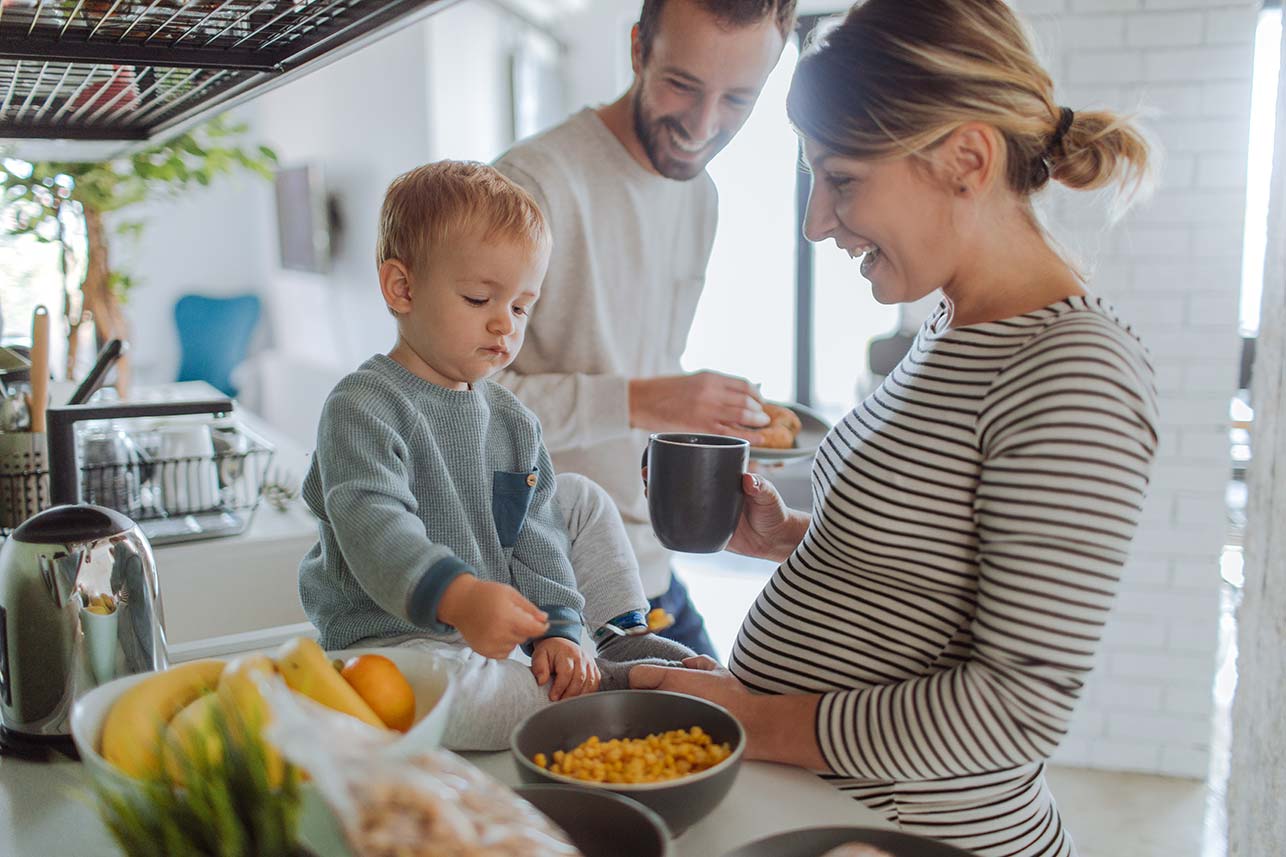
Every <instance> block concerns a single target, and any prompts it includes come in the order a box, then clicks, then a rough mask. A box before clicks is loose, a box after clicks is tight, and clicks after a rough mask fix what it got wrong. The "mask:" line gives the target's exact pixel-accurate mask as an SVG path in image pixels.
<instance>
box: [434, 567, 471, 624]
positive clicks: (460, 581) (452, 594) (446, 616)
mask: <svg viewBox="0 0 1286 857" xmlns="http://www.w3.org/2000/svg"><path fill="white" fill-rule="evenodd" d="M477 582H478V578H476V577H474V576H473V575H472V574H461V575H460V576H459V577H457V578H456V579H455V580H453V581H451V582H450V583H449V584H447V588H446V589H445V590H444V591H443V593H442V600H440V601H439V602H438V621H439V622H441V623H442V624H444V625H451V626H453V627H456V628H459V627H460V623H459V622H458V621H457V620H458V619H459V618H460V616H461V614H462V613H463V611H464V608H465V607H466V605H467V604H468V603H469V594H470V593H471V592H472V590H473V587H474V586H475V585H476V584H477Z"/></svg>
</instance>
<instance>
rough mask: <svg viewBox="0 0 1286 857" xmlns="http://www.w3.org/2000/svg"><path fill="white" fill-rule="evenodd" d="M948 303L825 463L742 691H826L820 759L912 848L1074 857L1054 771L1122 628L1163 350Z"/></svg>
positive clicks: (1059, 318) (1122, 334)
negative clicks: (950, 316) (956, 315)
mask: <svg viewBox="0 0 1286 857" xmlns="http://www.w3.org/2000/svg"><path fill="white" fill-rule="evenodd" d="M946 322H947V313H946V307H945V304H944V305H943V307H941V308H940V309H939V310H938V311H937V312H936V313H935V314H934V315H933V316H932V317H931V318H930V319H929V320H928V321H927V322H926V323H925V325H924V327H923V328H922V329H921V330H920V332H919V334H918V336H917V338H916V341H915V343H914V345H913V346H912V348H911V350H910V352H909V353H908V354H907V356H906V358H905V359H904V360H903V361H902V363H901V364H900V365H899V366H898V367H897V369H896V370H894V371H893V372H892V373H891V374H890V375H889V376H888V378H887V379H886V380H885V382H884V384H883V385H882V386H881V387H880V388H879V389H878V390H876V391H875V393H873V394H872V395H871V396H870V397H869V398H868V399H867V400H866V401H864V402H862V403H861V404H859V405H858V406H857V407H856V408H855V409H854V410H853V411H852V412H851V413H850V414H849V415H848V416H847V417H845V418H844V419H843V420H842V421H841V422H839V423H838V424H837V425H836V426H835V428H834V429H833V430H832V431H831V432H830V434H829V435H828V436H827V438H826V440H825V441H824V442H823V443H822V445H821V446H820V447H819V449H818V453H817V457H816V459H815V461H814V464H813V472H812V489H813V507H814V512H813V518H812V523H811V525H810V526H809V529H808V531H807V534H806V535H805V537H804V540H803V542H802V543H801V544H800V546H799V548H798V549H797V550H796V551H795V552H794V554H793V555H792V556H790V557H789V558H788V559H787V560H786V562H785V563H783V564H782V565H781V567H780V568H779V569H778V570H777V572H776V573H775V574H774V575H773V577H772V579H771V581H770V582H769V584H768V585H767V586H766V587H765V589H764V591H763V592H762V593H761V595H760V596H759V598H758V600H757V601H756V603H755V605H754V607H753V608H752V609H751V611H750V613H749V615H748V616H747V618H746V620H745V623H744V624H743V625H742V628H741V633H740V635H739V638H738V640H737V643H736V646H735V648H734V651H733V653H732V656H731V658H730V667H731V669H732V670H733V672H734V673H735V674H736V675H737V676H738V677H739V678H740V679H741V680H742V681H743V682H744V683H745V684H747V685H748V686H749V687H751V688H752V689H755V690H758V691H762V692H769V693H799V692H809V693H817V692H821V693H823V696H822V699H821V703H820V705H819V707H818V710H817V720H816V730H817V733H816V734H817V741H818V743H819V745H820V747H821V751H822V754H823V756H824V758H825V759H826V761H827V763H828V764H829V765H830V767H831V769H832V770H833V771H834V772H835V775H834V780H835V782H836V785H838V786H839V787H841V788H844V789H846V790H848V791H851V792H852V793H853V794H854V796H856V797H858V798H859V799H862V800H863V801H864V802H866V803H868V804H869V805H871V806H872V807H875V808H877V809H879V810H881V811H883V812H885V813H886V815H887V816H888V817H889V818H891V819H892V820H894V821H896V822H898V823H899V824H900V825H901V826H902V827H904V828H906V829H911V830H915V831H917V832H920V833H924V834H926V835H931V836H934V837H935V838H940V839H943V840H946V841H950V842H953V843H954V844H956V845H958V846H960V847H964V848H966V849H969V850H973V851H976V852H977V853H978V854H983V855H1002V854H1003V855H1022V857H1036V855H1041V857H1044V855H1065V854H1071V853H1072V847H1071V844H1070V840H1069V839H1068V837H1067V836H1066V835H1065V834H1064V832H1063V831H1062V830H1061V826H1060V824H1059V822H1058V815H1057V811H1056V810H1055V808H1054V805H1053V801H1052V799H1051V798H1050V796H1049V793H1048V790H1047V789H1046V788H1045V786H1044V781H1043V776H1042V772H1043V766H1042V762H1043V760H1044V759H1045V758H1047V757H1048V756H1049V755H1050V754H1051V753H1052V752H1053V750H1054V748H1055V747H1056V746H1057V745H1058V742H1059V740H1060V739H1061V738H1062V736H1063V735H1064V734H1065V733H1066V731H1067V727H1068V723H1069V721H1070V719H1071V717H1072V713H1073V710H1074V708H1075V703H1076V699H1077V696H1078V694H1079V692H1080V689H1081V687H1082V685H1083V683H1084V681H1085V677H1086V674H1087V673H1088V672H1089V670H1090V669H1091V666H1092V664H1093V661H1094V655H1095V650H1096V648H1097V646H1098V643H1099V640H1100V638H1101V636H1102V631H1103V626H1104V623H1105V622H1106V621H1107V619H1108V613H1109V611H1110V608H1111V605H1112V601H1113V598H1114V595H1115V593H1116V590H1117V585H1118V580H1119V576H1120V574H1121V571H1122V567H1123V566H1124V564H1125V561H1126V556H1127V553H1128V550H1129V546H1130V541H1131V539H1132V538H1133V536H1134V532H1135V529H1136V527H1137V524H1138V520H1139V515H1140V511H1141V508H1142V504H1143V499H1144V493H1145V490H1146V487H1147V484H1148V477H1149V473H1150V470H1151V465H1152V461H1153V458H1154V456H1155V453H1156V446H1157V430H1156V425H1157V405H1156V394H1155V391H1154V385H1153V372H1152V368H1151V365H1150V363H1149V360H1148V356H1147V353H1146V350H1145V349H1144V347H1143V345H1142V344H1141V343H1140V342H1139V340H1138V339H1137V337H1136V336H1135V335H1134V333H1133V332H1132V331H1131V329H1130V328H1129V327H1128V326H1127V325H1126V324H1124V323H1123V322H1122V321H1121V320H1120V319H1119V318H1118V317H1117V315H1116V313H1115V312H1114V311H1113V310H1112V309H1111V308H1110V307H1109V306H1108V305H1107V304H1105V303H1104V302H1103V301H1102V300H1100V299H1097V298H1093V297H1073V298H1068V299H1066V300H1064V301H1060V302H1059V303H1056V304H1053V305H1051V306H1048V307H1044V308H1042V309H1040V310H1037V311H1035V312H1031V313H1028V314H1026V315H1022V316H1018V317H1015V318H1009V319H1003V320H1000V321H994V322H987V323H983V324H978V325H972V326H967V327H960V328H950V327H948V326H947V324H946Z"/></svg>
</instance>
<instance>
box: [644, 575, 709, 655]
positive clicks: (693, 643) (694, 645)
mask: <svg viewBox="0 0 1286 857" xmlns="http://www.w3.org/2000/svg"><path fill="white" fill-rule="evenodd" d="M651 603H652V607H653V608H656V607H663V608H665V612H667V613H669V614H670V615H671V616H673V617H674V624H673V625H671V626H670V627H669V628H666V629H665V630H664V631H661V632H659V633H660V635H661V636H662V637H667V638H669V639H671V640H674V641H675V642H677V643H682V644H683V645H685V646H687V647H688V648H689V649H691V650H692V651H694V652H696V653H697V654H698V655H709V656H710V657H712V658H714V659H715V660H716V661H717V660H719V655H718V654H717V653H716V652H715V650H714V643H712V642H710V635H709V634H707V633H706V620H705V619H703V618H702V617H701V614H700V613H698V612H697V608H696V605H694V604H693V603H692V599H691V598H689V597H688V588H687V587H686V586H684V585H683V581H681V580H679V576H678V575H677V574H675V573H674V572H670V588H669V589H667V590H666V591H665V593H664V594H662V595H659V596H657V597H656V598H653V599H651Z"/></svg>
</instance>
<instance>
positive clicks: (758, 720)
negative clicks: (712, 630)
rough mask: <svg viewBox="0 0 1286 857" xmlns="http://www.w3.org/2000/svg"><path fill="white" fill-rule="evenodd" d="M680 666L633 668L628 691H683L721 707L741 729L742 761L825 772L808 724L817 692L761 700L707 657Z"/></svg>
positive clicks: (813, 714) (814, 711)
mask: <svg viewBox="0 0 1286 857" xmlns="http://www.w3.org/2000/svg"><path fill="white" fill-rule="evenodd" d="M684 664H685V665H687V666H689V667H691V668H689V669H674V668H671V667H659V666H651V665H643V666H637V667H635V668H634V669H632V670H630V687H632V688H636V689H637V688H646V689H650V690H668V691H672V692H674V693H686V694H689V695H691V696H699V697H701V698H702V699H708V700H710V701H711V702H714V703H716V704H718V705H722V706H723V707H724V708H726V709H728V711H730V712H731V713H732V716H733V717H736V718H737V720H739V721H741V725H742V727H743V728H744V729H745V730H746V758H747V759H758V760H760V761H764V762H780V763H782V764H785V765H795V766H797V767H800V768H807V769H808V770H810V771H829V770H830V767H829V766H828V765H827V764H826V760H825V759H824V758H823V757H822V751H821V748H820V747H819V746H818V743H817V731H816V730H815V729H814V728H813V725H812V724H813V723H815V722H816V721H817V706H818V704H819V703H820V702H821V700H822V696H821V694H817V693H809V694H785V695H781V696H764V695H761V694H756V693H751V692H750V691H749V690H747V689H746V686H745V685H743V684H742V683H741V682H740V681H738V680H737V678H736V676H734V675H733V674H732V673H730V672H728V671H727V670H726V669H724V668H723V667H720V666H719V665H718V664H716V663H715V662H714V661H713V660H711V659H710V658H707V657H704V656H702V657H696V658H688V659H687V660H686V661H684Z"/></svg>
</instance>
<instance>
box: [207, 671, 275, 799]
mask: <svg viewBox="0 0 1286 857" xmlns="http://www.w3.org/2000/svg"><path fill="white" fill-rule="evenodd" d="M276 673H277V668H276V666H275V665H274V664H273V662H272V659H271V658H269V657H268V656H267V655H242V656H241V657H239V658H235V659H233V660H231V661H229V662H228V665H227V667H225V668H224V670H223V675H221V676H220V677H219V690H218V695H219V700H220V701H221V703H222V704H223V708H224V710H225V711H228V712H230V713H231V716H230V717H229V720H230V721H231V726H232V728H233V729H235V730H238V732H239V731H240V730H241V729H243V728H244V729H246V730H247V731H248V732H249V734H250V736H251V740H258V741H260V743H261V744H262V746H263V752H264V760H265V763H266V766H267V774H268V783H269V784H270V785H271V786H273V787H274V788H276V787H277V786H279V785H281V782H282V779H283V778H284V776H285V763H284V762H283V761H282V759H281V754H280V753H278V752H277V749H276V748H275V747H273V746H272V745H270V744H269V743H268V742H267V741H263V740H262V735H261V730H262V729H263V727H264V726H267V725H268V721H269V719H270V718H271V713H270V712H269V710H268V704H267V703H266V702H265V701H264V698H263V694H262V693H260V692H259V685H258V683H257V682H258V680H259V679H260V678H261V677H268V676H273V675H276Z"/></svg>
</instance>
